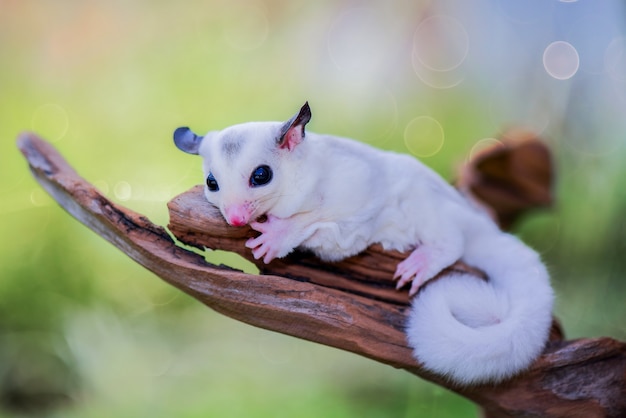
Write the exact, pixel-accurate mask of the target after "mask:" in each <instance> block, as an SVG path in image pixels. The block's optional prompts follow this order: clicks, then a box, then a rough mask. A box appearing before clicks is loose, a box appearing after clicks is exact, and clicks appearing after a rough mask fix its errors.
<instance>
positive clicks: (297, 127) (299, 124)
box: [278, 102, 311, 151]
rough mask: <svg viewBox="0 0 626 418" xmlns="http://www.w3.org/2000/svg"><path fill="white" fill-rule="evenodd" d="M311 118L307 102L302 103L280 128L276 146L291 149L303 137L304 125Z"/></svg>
mask: <svg viewBox="0 0 626 418" xmlns="http://www.w3.org/2000/svg"><path fill="white" fill-rule="evenodd" d="M310 120H311V108H310V107H309V102H306V103H304V105H303V106H302V108H300V111H299V112H298V114H297V115H295V116H294V117H292V118H291V119H289V120H288V121H287V122H285V124H284V125H283V126H282V128H281V129H280V134H279V137H278V147H279V148H287V149H288V150H289V151H291V150H293V149H294V148H295V147H296V145H298V144H299V143H300V142H302V140H303V139H304V126H305V125H306V124H307V123H309V121H310Z"/></svg>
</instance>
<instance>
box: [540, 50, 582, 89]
mask: <svg viewBox="0 0 626 418" xmlns="http://www.w3.org/2000/svg"><path fill="white" fill-rule="evenodd" d="M579 66H580V58H579V56H578V51H576V48H574V46H573V45H572V44H570V43H569V42H565V41H556V42H552V43H551V44H550V45H548V47H547V48H546V49H545V50H544V51H543V67H544V68H545V70H546V72H547V73H548V74H549V75H550V76H552V77H553V78H556V79H557V80H567V79H569V78H572V77H573V76H574V74H576V72H577V71H578V67H579Z"/></svg>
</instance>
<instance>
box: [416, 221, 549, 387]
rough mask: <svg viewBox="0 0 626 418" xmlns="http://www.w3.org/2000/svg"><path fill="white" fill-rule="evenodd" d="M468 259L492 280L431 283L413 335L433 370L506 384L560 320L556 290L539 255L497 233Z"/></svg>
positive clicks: (420, 299) (472, 248)
mask: <svg viewBox="0 0 626 418" xmlns="http://www.w3.org/2000/svg"><path fill="white" fill-rule="evenodd" d="M463 260H464V261H465V262H466V263H467V264H469V265H471V266H474V267H477V268H480V269H481V270H483V271H484V272H485V273H486V274H487V276H488V277H489V281H488V282H485V281H483V280H480V279H477V278H475V277H472V276H469V275H464V274H458V275H455V276H451V277H446V278H443V279H442V280H438V281H436V282H434V283H431V284H429V285H428V286H427V287H426V288H425V289H424V290H423V291H422V292H420V293H419V294H418V296H417V297H416V298H415V300H414V301H413V309H412V312H411V315H410V317H409V323H408V328H407V336H408V340H409V343H410V345H411V346H412V347H413V349H414V354H415V356H416V358H417V359H418V360H419V361H420V362H421V363H422V364H423V365H424V367H426V368H427V369H429V370H431V371H433V372H435V373H438V374H443V375H445V376H448V377H449V378H450V379H451V380H453V381H456V382H458V383H461V384H473V383H484V382H498V381H501V380H503V379H505V378H507V377H510V376H512V375H514V374H516V373H518V372H520V371H522V370H523V369H525V368H526V367H528V366H529V365H530V363H532V361H533V360H534V359H535V358H536V357H537V356H539V354H540V353H541V352H542V350H543V348H544V346H545V343H546V340H547V338H548V334H549V331H550V325H551V323H552V302H553V292H552V288H551V287H550V283H549V276H548V273H547V271H546V268H545V266H544V265H543V263H542V262H541V260H540V258H539V255H538V254H537V253H536V252H535V251H533V250H532V249H530V248H528V247H527V246H526V245H524V244H523V243H522V242H520V241H519V240H518V239H517V238H515V237H513V236H512V235H509V234H506V233H502V232H499V231H495V230H492V229H489V232H487V231H485V233H483V234H480V235H478V236H476V237H473V239H472V240H471V241H470V242H468V243H467V247H466V253H465V256H464V257H463Z"/></svg>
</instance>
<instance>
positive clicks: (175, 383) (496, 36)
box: [0, 0, 626, 418]
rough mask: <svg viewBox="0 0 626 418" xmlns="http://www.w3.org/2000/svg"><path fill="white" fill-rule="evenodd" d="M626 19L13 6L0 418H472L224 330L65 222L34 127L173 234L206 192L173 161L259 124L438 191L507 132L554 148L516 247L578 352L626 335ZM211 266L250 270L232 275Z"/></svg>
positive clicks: (373, 368) (231, 328)
mask: <svg viewBox="0 0 626 418" xmlns="http://www.w3.org/2000/svg"><path fill="white" fill-rule="evenodd" d="M625 18H626V13H625V11H624V6H623V2H620V1H619V0H597V1H594V2H589V1H583V0H580V1H576V0H573V1H572V0H570V1H556V0H554V1H547V0H546V1H544V0H542V1H538V0H536V1H526V2H515V1H506V0H500V1H498V0H480V1H475V2H464V1H462V0H448V1H440V2H434V1H432V2H431V1H411V2H409V1H398V2H386V3H385V2H375V1H341V2H338V1H336V2H333V1H330V0H324V1H318V2H306V1H287V0H259V1H252V0H235V1H231V0H210V1H200V0H194V1H188V2H165V1H147V0H142V1H134V2H126V1H120V0H114V1H97V0H90V1H77V0H76V1H72V0H57V1H52V0H50V1H44V0H41V1H37V0H32V1H30V0H29V1H19V0H0V59H1V61H0V63H1V65H0V134H1V135H0V138H1V141H0V202H1V206H0V215H1V217H0V234H1V235H2V237H3V240H2V243H0V416H2V417H4V416H6V417H13V416H24V417H26V416H49V417H87V418H89V417H111V416H117V417H144V416H149V417H173V416H175V417H291V416H296V415H297V416H300V417H306V416H311V417H317V416H325V417H351V416H354V417H387V416H406V417H413V416H437V417H458V416H473V415H474V414H475V408H474V406H473V405H472V404H471V403H470V402H468V401H465V400H464V399H462V398H459V397H457V396H456V395H454V394H451V393H448V392H447V391H445V390H443V389H441V388H439V387H436V386H433V385H430V384H428V383H426V382H423V381H421V380H420V379H417V378H415V377H413V376H410V375H408V374H407V373H405V372H401V371H397V370H394V369H391V368H390V367H387V366H383V365H380V364H376V363H374V362H371V361H369V360H366V359H361V358H358V357H357V356H355V355H352V354H347V353H343V352H339V351H337V350H333V349H330V348H326V347H321V346H318V345H314V344H311V343H307V342H302V341H298V340H295V339H293V338H290V337H286V336H282V335H277V334H274V333H271V332H267V331H262V330H257V329H254V328H252V327H249V326H247V325H243V324H240V323H237V322H235V321H233V320H230V319H228V318H224V317H221V316H219V315H218V314H216V313H214V312H212V311H211V310H209V309H207V308H206V307H204V306H202V305H200V304H199V303H197V302H195V301H194V300H192V299H191V298H189V297H187V296H185V295H183V294H181V292H179V291H177V290H175V289H173V288H171V287H169V286H167V285H165V284H164V283H162V282H161V281H160V280H159V279H158V278H156V277H155V276H153V275H152V274H151V273H149V272H147V271H145V270H143V269H142V268H141V267H139V266H137V265H135V264H134V263H133V262H132V261H131V260H130V259H128V258H127V257H126V256H125V255H123V254H122V253H120V252H119V251H118V250H116V249H114V248H113V247H112V246H111V245H109V244H108V243H106V242H105V241H104V240H103V239H101V238H99V237H98V236H97V235H95V234H94V233H92V232H91V231H89V230H87V229H86V228H85V227H83V226H82V225H81V224H79V223H78V222H77V221H75V220H74V219H72V218H71V217H70V216H69V215H67V214H66V213H65V212H64V211H63V210H61V209H60V208H59V207H58V206H57V205H56V204H55V203H54V202H53V201H52V200H51V199H50V198H49V197H48V196H47V195H46V194H45V192H43V191H42V189H41V188H40V187H39V186H38V185H37V184H36V183H35V181H34V180H33V179H32V177H31V176H30V173H29V172H28V169H27V166H26V163H25V162H24V160H23V158H22V157H21V155H20V154H19V152H18V151H17V149H16V147H15V138H16V136H17V134H18V133H19V132H21V131H24V130H32V131H35V132H37V133H39V134H41V135H42V136H43V137H45V138H46V139H48V140H50V141H52V142H53V143H54V145H55V146H56V147H57V148H58V149H59V150H60V151H61V152H62V154H63V155H64V156H65V157H66V158H67V159H68V161H69V162H70V163H71V164H72V165H73V166H74V167H75V168H76V169H77V170H78V171H79V173H80V174H81V175H83V176H84V177H85V178H86V179H88V180H89V181H91V182H92V183H94V184H96V185H97V186H98V187H99V188H100V189H101V190H102V191H103V192H104V193H106V195H107V196H109V197H110V198H111V199H113V200H114V201H117V202H119V203H121V204H123V205H126V206H128V207H130V208H132V209H134V210H136V211H138V212H141V213H144V214H146V215H148V217H150V219H151V220H152V221H153V222H155V223H158V224H162V225H165V224H167V219H168V218H167V210H166V202H167V201H168V200H169V199H170V198H172V197H173V196H175V195H176V194H178V193H181V192H183V191H185V190H187V189H188V188H189V187H191V186H192V185H195V184H198V183H201V182H202V178H201V177H202V175H201V171H200V161H199V159H194V158H193V157H191V156H189V155H185V154H183V153H181V152H179V151H178V150H176V149H175V147H174V146H173V144H172V140H171V134H172V131H173V130H174V129H175V128H176V127H178V126H181V125H188V126H190V127H192V129H194V130H195V131H197V132H203V131H208V130H212V129H220V128H222V127H225V126H227V125H230V124H234V123H238V122H243V121H249V120H286V119H287V118H289V117H290V116H291V115H292V114H293V113H295V112H296V111H297V110H298V109H299V107H300V106H301V105H302V103H303V102H304V101H305V100H308V101H309V102H310V104H311V107H312V111H313V120H312V122H311V124H310V125H309V127H310V129H311V130H315V131H318V132H324V133H334V134H338V135H344V136H350V137H353V138H357V139H359V140H362V141H366V142H370V143H372V144H375V145H376V146H378V147H381V148H386V149H395V150H399V151H403V152H407V153H409V152H412V153H414V154H416V155H417V156H419V157H421V158H422V160H423V161H424V162H425V163H426V164H428V165H431V166H432V167H434V168H435V169H436V170H437V171H439V172H440V173H441V174H442V175H443V176H444V177H446V178H449V179H453V178H454V175H455V170H456V168H457V167H458V166H459V165H460V164H461V163H463V162H464V161H465V160H466V159H467V158H469V157H470V156H471V154H472V153H473V152H475V150H476V149H478V148H479V147H481V146H482V145H484V144H487V143H491V142H493V141H494V140H493V139H491V138H492V137H493V136H496V135H497V134H498V133H499V132H500V131H501V130H502V129H504V128H505V127H507V126H510V125H520V126H524V127H527V128H530V129H532V130H535V131H537V132H539V133H540V134H541V135H542V136H543V137H544V138H545V140H546V142H547V143H548V144H549V146H550V147H551V149H552V150H553V151H554V156H555V161H556V164H557V167H558V179H557V180H558V181H557V184H556V187H555V192H556V194H557V203H556V206H555V207H554V208H553V209H552V210H550V211H543V212H537V213H535V214H533V215H532V216H529V217H527V218H526V219H525V220H524V221H523V222H521V223H520V224H519V225H518V226H517V228H516V232H517V233H519V234H520V235H521V236H522V237H523V238H524V239H525V240H526V241H527V242H528V243H529V244H531V245H533V246H534V247H535V248H537V249H538V250H539V251H541V252H542V254H543V257H544V259H545V260H546V262H547V263H548V265H549V267H550V270H551V271H552V273H553V282H554V286H555V288H556V291H557V305H556V314H557V315H558V316H559V317H560V318H561V320H562V322H563V325H564V327H565V330H566V332H567V336H568V337H569V338H575V337H582V336H612V337H615V338H619V339H622V340H623V339H626V327H625V325H624V319H626V304H625V303H624V299H625V298H624V295H626V285H625V282H624V279H623V272H624V270H625V267H626V257H624V255H625V254H626V252H625V249H626V247H625V244H624V241H625V238H626V224H625V222H624V220H623V214H624V209H625V208H626V191H625V187H624V180H623V179H624V178H625V177H624V176H625V175H626V173H625V171H626V165H624V164H623V161H624V157H625V156H626V152H625V149H624V143H625V142H626V122H625V121H624V120H625V119H626V37H625V33H626V32H625V30H624V20H625ZM209 258H210V259H211V260H212V261H214V262H217V263H219V262H228V263H230V264H233V263H234V264H235V265H236V266H239V267H241V265H240V264H238V262H237V261H236V260H234V259H233V258H232V257H224V256H223V255H222V254H210V255H209Z"/></svg>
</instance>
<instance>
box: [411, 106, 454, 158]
mask: <svg viewBox="0 0 626 418" xmlns="http://www.w3.org/2000/svg"><path fill="white" fill-rule="evenodd" d="M444 140H445V136H444V131H443V127H442V126H441V124H440V123H439V121H437V119H435V118H433V117H431V116H418V117H416V118H415V119H413V120H411V121H410V122H409V123H408V124H407V125H406V127H405V129H404V144H405V145H406V147H407V148H408V150H409V151H410V152H411V153H412V154H413V155H416V156H418V157H422V158H425V157H432V156H433V155H435V154H437V153H438V152H439V151H441V148H442V147H443V143H444Z"/></svg>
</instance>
